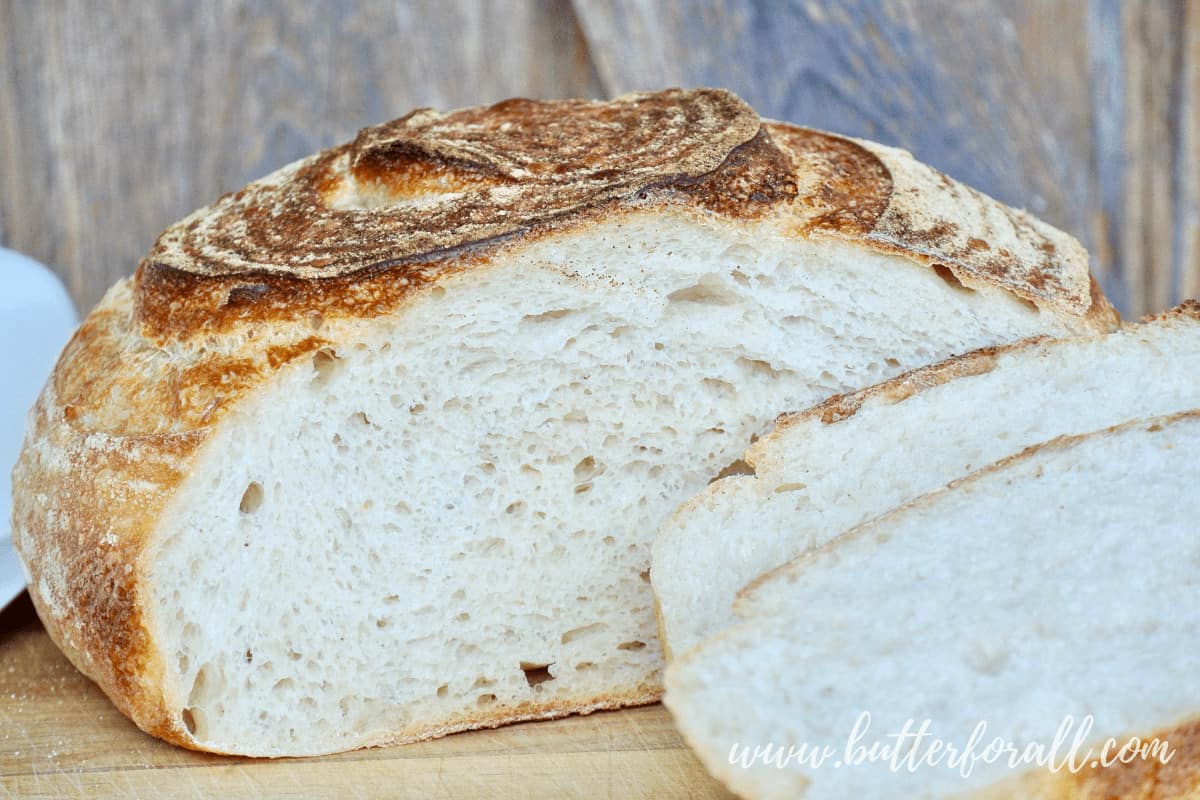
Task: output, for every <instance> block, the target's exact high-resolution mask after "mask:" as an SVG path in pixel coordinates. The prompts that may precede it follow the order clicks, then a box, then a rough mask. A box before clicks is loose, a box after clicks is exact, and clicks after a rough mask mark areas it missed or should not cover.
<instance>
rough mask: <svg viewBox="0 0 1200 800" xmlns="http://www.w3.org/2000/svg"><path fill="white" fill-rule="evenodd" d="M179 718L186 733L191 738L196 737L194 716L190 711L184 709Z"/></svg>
mask: <svg viewBox="0 0 1200 800" xmlns="http://www.w3.org/2000/svg"><path fill="white" fill-rule="evenodd" d="M180 716H181V717H182V718H183V727H185V728H187V732H188V733H190V734H191V735H192V736H195V735H196V715H195V714H193V713H192V709H190V708H185V709H184V710H183V714H181V715H180Z"/></svg>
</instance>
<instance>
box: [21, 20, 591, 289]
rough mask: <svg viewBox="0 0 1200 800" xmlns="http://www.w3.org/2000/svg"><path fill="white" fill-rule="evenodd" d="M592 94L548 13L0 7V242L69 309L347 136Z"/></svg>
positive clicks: (577, 46) (576, 54)
mask: <svg viewBox="0 0 1200 800" xmlns="http://www.w3.org/2000/svg"><path fill="white" fill-rule="evenodd" d="M601 91H602V88H601V86H600V84H599V83H598V81H597V78H596V74H595V71H594V69H593V67H592V65H591V63H590V62H589V60H588V57H587V52H586V50H585V47H584V42H583V40H582V37H581V35H580V32H579V29H578V26H577V24H576V21H575V18H574V16H573V14H572V13H571V10H570V6H569V5H567V3H566V0H529V2H519V3H491V2H487V0H455V1H454V2H447V1H445V0H441V1H439V2H434V1H433V0H422V1H421V2H417V3H393V2H385V0H370V2H330V3H319V4H317V3H313V4H309V3H301V4H286V5H284V4H278V5H275V4H261V3H255V2H249V1H248V0H245V1H243V0H219V2H213V3H184V2H172V3H141V2H133V1H132V0H104V2H92V1H91V0H56V2H53V3H24V2H19V1H17V0H5V2H3V3H0V120H3V122H2V123H0V164H2V165H3V166H2V167H0V243H3V244H5V245H7V246H11V247H15V248H17V249H19V250H23V251H25V252H28V253H30V254H31V255H33V256H35V257H36V258H39V259H42V260H44V261H47V262H48V263H51V264H54V265H56V266H57V267H58V268H59V269H60V271H61V274H62V275H63V276H64V278H65V279H66V281H67V283H68V286H69V288H70V290H71V292H72V294H73V296H74V297H75V298H76V301H77V302H78V303H79V304H80V305H81V306H82V307H83V308H85V309H86V308H88V307H90V306H91V305H92V304H93V303H94V302H95V301H96V300H97V299H98V298H99V296H100V294H101V292H103V290H104V289H105V288H107V286H108V285H109V284H111V283H112V282H113V281H114V280H115V279H116V278H117V277H119V276H121V275H124V274H128V273H129V272H131V271H132V270H133V268H134V266H136V263H137V260H138V258H139V257H140V256H141V255H142V254H143V253H145V252H146V250H148V249H149V246H150V245H151V244H152V243H153V241H154V238H155V236H156V235H157V233H158V232H159V231H160V230H161V229H162V228H163V227H165V226H166V225H167V224H168V223H170V222H172V221H174V220H175V219H177V218H178V217H180V216H182V215H183V214H185V213H187V212H188V211H190V210H192V209H193V208H195V207H197V206H199V205H201V204H203V203H206V202H208V201H210V200H212V199H214V198H215V197H216V196H217V195H219V194H220V193H221V192H223V191H227V190H229V189H233V188H236V187H238V186H240V185H241V184H243V183H245V182H246V181H248V180H250V179H252V178H255V177H258V176H260V175H262V174H264V173H266V172H268V171H270V170H271V169H274V168H275V167H278V166H281V165H283V164H285V163H287V162H288V161H291V160H293V159H295V158H298V157H300V156H303V155H306V154H308V153H310V152H312V151H315V150H317V149H319V148H321V147H324V146H328V145H329V144H332V143H334V142H336V141H339V140H342V139H345V138H347V137H349V136H352V135H353V134H354V132H355V131H356V130H357V129H358V128H360V127H362V126H364V125H367V124H370V123H373V122H380V121H383V120H386V119H390V118H392V117H395V116H398V115H399V114H402V113H404V112H407V111H408V110H410V109H411V108H414V107H416V106H422V105H433V106H439V107H454V106H461V105H470V104H475V103H482V102H491V101H494V100H498V99H501V98H504V97H509V96H513V95H530V94H532V95H538V96H545V97H561V96H597V95H599V94H600V93H601Z"/></svg>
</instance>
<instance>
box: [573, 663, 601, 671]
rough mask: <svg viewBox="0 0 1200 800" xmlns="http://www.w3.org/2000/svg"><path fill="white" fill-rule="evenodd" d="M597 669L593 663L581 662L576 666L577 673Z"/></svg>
mask: <svg viewBox="0 0 1200 800" xmlns="http://www.w3.org/2000/svg"><path fill="white" fill-rule="evenodd" d="M595 668H596V665H595V663H593V662H591V661H580V662H579V663H578V664H576V665H575V671H576V672H586V671H587V670H589V669H595Z"/></svg>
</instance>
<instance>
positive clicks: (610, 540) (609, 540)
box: [601, 536, 617, 545]
mask: <svg viewBox="0 0 1200 800" xmlns="http://www.w3.org/2000/svg"><path fill="white" fill-rule="evenodd" d="M601 541H603V542H604V543H605V544H608V545H613V544H616V543H617V540H616V539H614V538H613V537H611V536H605V537H604V538H603V539H602V540H601Z"/></svg>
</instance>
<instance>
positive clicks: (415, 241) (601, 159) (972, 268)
mask: <svg viewBox="0 0 1200 800" xmlns="http://www.w3.org/2000/svg"><path fill="white" fill-rule="evenodd" d="M506 126H507V127H506ZM547 126H548V127H547ZM556 126H557V127H556ZM547 131H550V133H547ZM554 131H557V133H556V134H555V133H554ZM631 142H632V143H636V146H632V145H631ZM548 152H549V153H552V154H553V155H552V157H547V156H546V153H548ZM447 198H450V199H447ZM446 204H450V205H452V206H454V207H456V208H458V209H459V210H458V211H457V212H455V213H450V212H448V211H446V209H445V208H442V206H443V205H446ZM433 206H436V208H433ZM646 213H654V214H664V215H666V214H681V215H686V216H688V217H689V218H690V219H692V220H695V221H699V222H700V223H701V224H711V225H730V224H734V225H739V226H753V227H754V228H755V229H756V230H761V231H762V232H763V234H764V235H779V236H793V237H809V238H819V237H829V238H837V239H840V240H843V241H847V242H850V243H853V244H855V245H857V246H860V247H862V248H864V249H868V250H873V251H877V252H885V253H890V254H896V255H900V256H902V257H905V258H908V259H910V260H912V261H915V262H918V263H921V264H925V265H928V266H930V267H931V268H937V269H939V270H940V269H945V270H947V271H948V273H949V274H950V275H952V276H953V277H954V280H956V281H958V282H959V283H961V284H962V285H963V286H964V287H967V288H971V287H980V286H989V287H999V288H1002V289H1004V290H1005V291H1007V292H1009V293H1011V294H1012V295H1013V296H1015V297H1018V298H1020V299H1022V300H1025V301H1027V302H1029V303H1032V304H1034V305H1036V306H1037V307H1038V308H1039V309H1041V310H1042V311H1043V312H1044V313H1048V314H1052V315H1055V316H1057V317H1058V318H1060V319H1062V320H1063V321H1064V322H1065V323H1066V324H1068V325H1069V326H1073V327H1077V328H1078V329H1079V330H1081V331H1084V330H1107V329H1110V328H1111V327H1113V326H1114V325H1115V324H1116V323H1117V318H1116V315H1115V312H1113V311H1112V308H1111V307H1110V306H1109V305H1108V303H1107V302H1106V301H1105V300H1104V298H1103V297H1102V296H1101V295H1100V294H1099V293H1098V290H1097V289H1096V287H1095V284H1094V282H1092V281H1091V280H1090V277H1089V275H1088V264H1087V258H1086V255H1085V254H1084V253H1083V250H1082V248H1081V247H1080V246H1079V245H1078V243H1077V242H1075V240H1074V239H1072V238H1071V237H1070V236H1068V235H1066V234H1064V233H1061V232H1059V231H1056V230H1054V229H1052V228H1050V227H1049V226H1044V225H1042V224H1041V223H1036V221H1032V220H1031V218H1028V217H1027V216H1025V215H1023V214H1022V213H1021V212H1013V211H1011V210H1008V209H1005V208H1004V207H1003V206H1001V205H1000V204H998V203H996V202H994V201H992V200H990V199H988V198H985V197H983V196H982V195H979V194H978V193H975V192H973V191H971V190H967V189H966V188H965V187H961V186H960V185H958V184H956V183H954V182H953V181H950V180H949V179H948V178H945V176H940V174H939V173H936V172H934V171H932V170H929V169H928V168H925V167H923V166H921V165H919V164H917V163H916V162H915V161H913V160H912V159H911V157H910V156H908V155H907V154H905V153H902V152H901V151H896V150H892V149H890V148H883V147H881V146H878V145H871V144H869V143H864V142H857V141H854V140H851V139H846V138H843V137H838V136H834V135H832V134H826V133H821V132H818V131H811V130H807V129H804V128H799V127H796V126H792V125H786V124H782V123H763V122H762V121H761V120H759V118H758V117H757V116H756V115H755V114H754V113H753V111H752V110H750V109H749V106H746V104H745V103H744V102H742V101H741V100H740V99H738V98H736V97H735V96H734V95H732V94H730V93H728V92H723V91H720V90H695V91H682V90H671V91H668V92H664V93H659V94H654V95H631V96H627V97H624V98H619V99H617V100H615V101H611V102H608V103H581V102H577V101H572V102H567V103H534V102H532V101H524V100H513V101H506V102H505V103H501V104H498V105H496V106H492V107H489V108H480V109H467V110H464V111H458V112H453V113H450V114H446V115H439V114H436V113H434V112H431V111H427V110H422V111H417V112H413V113H412V114H410V115H409V116H407V117H404V118H403V119H401V120H398V121H396V122H394V123H388V124H386V125H383V126H379V127H377V128H370V129H367V130H365V131H363V132H362V133H360V134H359V136H358V138H357V139H356V140H355V141H354V142H351V143H348V144H346V145H342V146H340V147H337V148H333V149H332V150H329V151H325V152H324V153H320V154H317V155H316V156H313V157H311V158H308V159H305V160H303V161H301V162H298V163H296V164H293V165H291V166H288V167H285V168H284V169H282V170H280V171H278V172H276V173H274V174H273V175H270V176H268V177H266V178H264V179H262V180H260V181H256V182H254V183H252V184H250V185H249V186H247V187H246V188H244V189H242V190H240V191H238V192H234V193H232V194H230V195H226V196H225V197H223V198H221V199H219V200H218V201H217V202H216V203H214V204H213V205H211V206H209V207H207V208H204V209H201V210H199V211H197V212H196V213H195V214H192V215H191V216H189V217H187V218H186V219H184V220H182V221H181V222H179V223H178V224H176V225H174V226H172V227H171V228H169V229H168V230H167V231H166V232H165V233H164V234H163V235H162V237H161V238H160V239H159V241H158V243H156V245H155V246H154V248H153V249H152V250H151V253H150V255H149V256H148V258H147V259H146V260H145V261H144V262H143V263H142V264H141V265H140V266H139V268H138V270H137V272H136V274H135V275H134V276H133V278H132V279H131V280H128V281H123V282H121V283H120V284H118V285H117V286H116V287H114V288H113V289H112V290H111V291H110V292H109V293H108V294H107V295H106V296H105V298H104V299H103V300H102V301H101V303H100V305H99V306H98V307H97V308H96V310H95V311H93V312H92V314H91V315H90V316H89V317H88V318H87V320H86V321H85V322H84V324H83V325H82V326H81V328H80V329H79V331H78V332H77V333H76V334H75V336H74V337H73V339H72V340H71V342H70V343H69V344H68V346H67V348H66V349H65V351H64V353H63V355H62V357H61V358H60V360H59V363H58V365H57V367H56V369H55V372H54V374H53V376H52V377H51V379H50V381H49V383H48V384H47V386H46V388H45V390H44V391H43V393H42V396H41V398H40V399H39V401H38V403H37V405H36V407H35V408H34V410H33V412H32V416H31V420H30V427H29V431H28V434H27V436H26V440H25V444H24V446H23V449H22V452H21V455H20V459H19V461H18V463H17V466H16V469H15V471H14V475H13V482H14V491H13V498H14V500H13V541H14V544H15V546H16V548H17V551H18V553H19V554H20V556H21V559H22V561H23V563H24V565H25V568H26V571H27V576H28V578H29V584H30V591H31V594H32V596H33V599H34V602H35V604H36V606H37V608H38V611H39V614H40V616H41V618H42V620H43V621H44V622H45V624H46V627H47V630H48V631H49V632H50V635H51V636H52V637H53V638H54V640H55V641H56V642H57V643H58V644H59V646H60V647H61V648H62V649H63V651H64V652H65V653H66V654H67V655H68V657H69V658H70V659H71V660H72V662H73V663H75V665H76V666H77V667H79V669H80V670H81V671H83V672H84V673H85V674H87V675H88V676H89V677H91V678H92V679H93V680H95V681H96V683H97V684H98V685H99V686H100V687H101V688H102V689H103V690H104V691H105V693H106V694H108V696H109V697H110V698H111V699H112V700H113V702H114V703H115V704H116V705H117V707H118V708H120V709H121V711H122V712H123V713H125V714H126V715H127V716H129V717H130V718H131V719H133V720H134V721H135V722H136V723H137V724H138V725H139V726H141V727H142V728H143V729H145V730H147V731H148V732H150V733H153V734H155V735H157V736H161V737H162V738H165V739H167V740H169V741H173V742H176V743H178V744H182V745H184V746H189V747H196V746H198V745H197V743H196V742H195V741H194V740H192V739H191V737H190V736H189V734H188V733H187V731H186V729H185V728H184V726H183V725H182V723H181V721H180V718H179V713H180V705H181V700H180V698H174V697H167V696H164V688H163V686H162V676H163V675H164V672H165V668H164V664H165V660H164V659H165V658H167V657H171V654H164V653H162V652H160V651H159V649H158V644H157V643H156V642H155V641H154V640H153V637H152V636H151V635H150V628H149V627H148V625H147V620H146V618H145V616H146V612H147V609H146V607H145V602H146V600H145V598H146V597H147V596H148V593H147V590H146V583H145V581H146V580H147V575H148V570H149V567H150V564H149V560H150V558H151V557H152V552H153V549H154V546H155V543H156V540H155V536H156V532H157V530H158V528H159V523H160V520H161V519H162V517H163V516H164V514H165V513H167V512H166V510H167V508H168V505H169V504H170V502H171V500H172V498H173V497H174V495H175V492H176V490H177V489H178V487H179V486H180V484H181V483H182V482H183V480H184V479H185V478H186V476H187V474H188V472H189V469H190V467H191V465H192V464H193V463H194V462H195V460H196V458H197V454H198V453H199V452H200V450H201V449H202V448H203V447H204V446H205V444H206V443H207V442H208V441H209V440H210V439H211V438H212V433H213V431H214V430H215V429H216V427H217V426H218V425H219V424H220V423H221V420H222V419H223V417H224V416H225V415H226V414H227V413H228V412H229V410H230V409H232V408H234V407H236V405H237V404H238V402H239V401H240V400H241V399H242V398H244V397H246V396H247V395H249V394H251V393H253V392H255V391H256V390H258V389H259V388H260V387H262V386H263V385H264V384H265V383H266V382H267V381H269V380H270V379H271V377H272V376H273V375H275V374H276V373H277V372H278V371H279V370H280V369H282V368H283V367H284V366H285V365H287V364H289V363H292V362H294V361H296V360H297V359H300V358H312V357H314V354H317V353H319V352H320V351H321V350H322V349H324V348H335V347H336V346H337V345H338V344H339V343H341V342H344V341H348V340H349V339H350V337H351V336H352V331H353V330H354V329H355V327H356V326H359V325H362V324H368V323H369V322H370V320H372V319H375V318H378V317H381V316H384V315H391V314H398V313H403V306H404V304H405V303H406V302H408V301H409V300H411V298H412V297H413V296H415V295H416V294H417V293H420V292H427V291H433V290H435V288H437V287H438V286H439V285H440V284H444V283H446V281H447V278H448V277H450V276H453V275H457V274H460V273H463V272H465V271H469V270H476V269H486V268H487V267H488V265H489V264H491V263H492V262H493V261H497V260H502V259H504V258H506V257H507V256H508V255H509V254H511V253H512V252H513V251H514V250H516V249H518V248H522V247H525V246H527V245H528V244H529V243H530V242H532V241H534V240H536V239H540V238H544V237H551V236H556V235H560V234H563V233H565V232H567V231H578V230H580V229H584V230H586V229H587V228H589V227H591V226H596V225H599V224H602V223H606V222H609V221H612V220H613V219H614V218H619V217H621V216H623V215H636V214H646ZM1004 220H1007V222H1003V221H1004ZM979 242H984V243H985V244H986V245H987V246H986V247H983V246H982V245H979ZM655 699H657V688H655V687H649V688H645V687H643V689H639V690H638V691H636V692H633V693H631V694H630V695H628V696H622V697H588V698H578V700H577V701H572V702H569V703H565V704H561V705H558V706H556V707H553V708H549V707H545V708H543V707H537V708H535V707H530V708H521V709H509V710H504V709H497V710H496V711H493V712H488V713H486V714H480V715H477V716H471V717H470V718H467V719H464V720H463V721H462V723H461V725H459V724H458V723H455V724H454V725H451V726H450V727H444V728H439V729H421V730H415V729H414V730H413V731H411V732H408V733H405V732H400V733H397V734H396V735H395V736H394V737H384V738H381V739H380V740H379V742H376V743H382V742H383V741H408V740H411V739H414V738H422V737H425V736H435V735H440V734H441V733H447V732H450V731H451V730H461V729H464V728H467V727H479V726H485V725H498V724H503V723H504V722H510V721H516V720H519V719H529V718H535V717H536V718H540V717H546V716H555V715H560V714H568V713H574V712H577V711H586V710H590V709H596V708H609V707H615V706H618V705H624V704H631V703H640V702H651V701H653V700H655Z"/></svg>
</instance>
